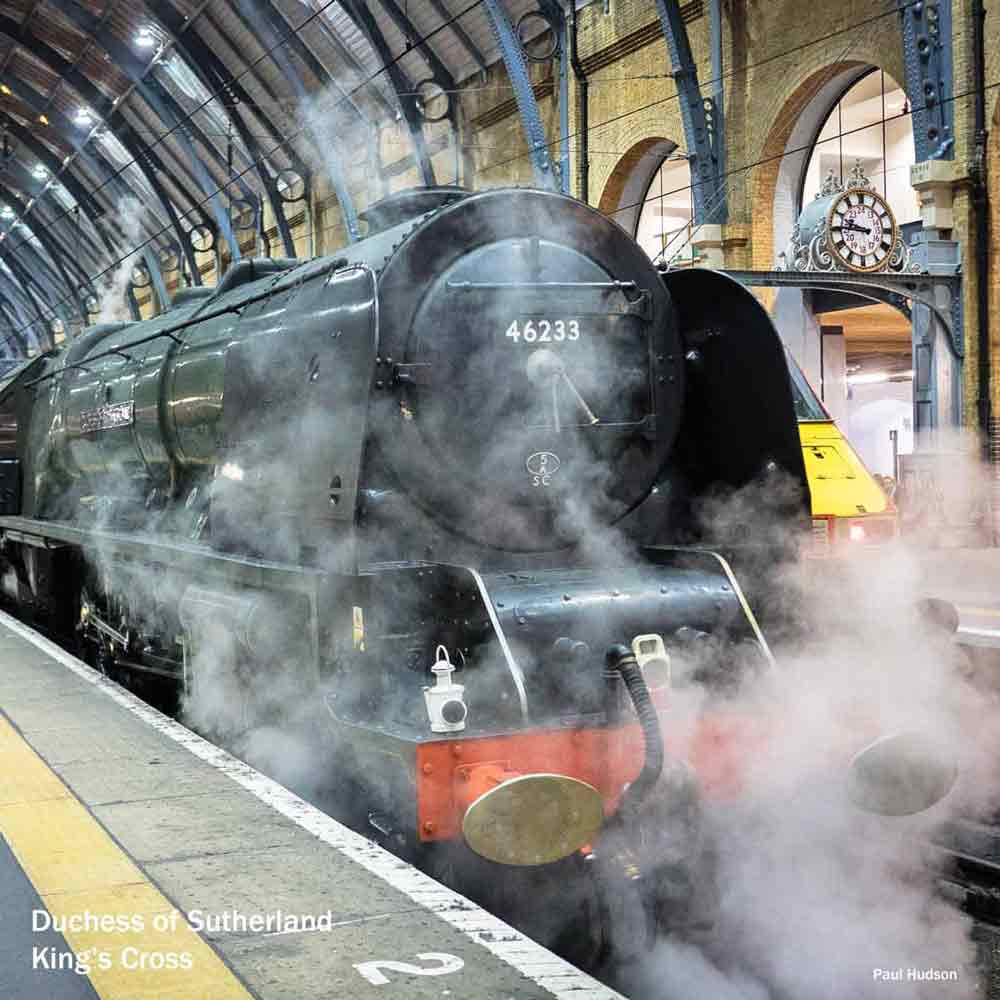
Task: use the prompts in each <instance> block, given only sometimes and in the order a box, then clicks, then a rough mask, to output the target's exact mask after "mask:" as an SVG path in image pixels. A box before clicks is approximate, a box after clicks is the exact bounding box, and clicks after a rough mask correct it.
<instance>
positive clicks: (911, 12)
mask: <svg viewBox="0 0 1000 1000" xmlns="http://www.w3.org/2000/svg"><path fill="white" fill-rule="evenodd" d="M899 16H900V18H901V20H902V28H903V31H902V35H903V68H904V70H905V72H906V93H907V95H908V96H909V98H910V107H911V108H912V116H913V117H912V121H913V146H914V152H915V154H916V162H917V163H922V162H923V161H924V160H951V159H953V158H954V156H955V138H954V116H955V104H954V101H953V99H952V97H953V94H954V86H953V79H952V55H951V0H923V2H922V3H913V2H905V0H899Z"/></svg>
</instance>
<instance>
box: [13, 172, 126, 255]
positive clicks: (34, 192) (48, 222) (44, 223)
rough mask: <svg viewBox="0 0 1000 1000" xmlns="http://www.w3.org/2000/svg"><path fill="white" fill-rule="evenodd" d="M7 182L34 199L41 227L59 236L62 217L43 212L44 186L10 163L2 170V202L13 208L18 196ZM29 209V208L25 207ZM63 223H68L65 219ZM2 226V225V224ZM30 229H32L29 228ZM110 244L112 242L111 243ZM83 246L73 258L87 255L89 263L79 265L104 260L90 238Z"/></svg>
mask: <svg viewBox="0 0 1000 1000" xmlns="http://www.w3.org/2000/svg"><path fill="white" fill-rule="evenodd" d="M7 180H10V181H12V182H13V184H14V186H15V188H17V190H19V191H22V192H25V193H27V194H28V195H29V196H30V197H32V198H34V199H35V201H36V205H35V206H34V207H33V209H32V211H33V212H37V213H38V221H39V226H40V228H41V229H43V230H44V231H46V232H50V233H52V234H53V236H56V235H57V232H58V231H57V230H56V228H55V227H56V225H57V224H58V222H59V221H60V215H56V216H55V217H54V218H49V217H48V216H47V215H46V214H45V212H44V211H43V210H42V206H43V202H42V201H41V200H40V199H41V193H42V190H43V188H44V184H41V183H39V182H38V181H37V180H36V179H35V178H34V177H32V176H31V174H30V173H29V172H28V170H27V169H26V167H25V166H24V164H23V163H21V162H20V161H8V163H7V165H6V167H5V168H4V169H3V170H0V201H4V202H7V203H8V204H11V206H13V203H14V202H13V198H16V197H17V196H16V195H14V192H13V191H11V189H10V188H9V187H8V186H7V184H6V183H5V182H6V181H7ZM25 207H27V206H25ZM56 209H57V211H58V212H60V213H61V212H62V207H61V206H59V205H57V206H56ZM62 221H64V222H65V221H67V220H65V219H63V220H62ZM0 224H2V223H0ZM29 228H30V227H29ZM109 242H110V241H109ZM80 243H81V245H80V246H78V247H74V248H73V252H72V256H73V257H74V259H77V260H79V256H80V255H82V254H86V255H87V257H88V258H89V261H87V262H85V261H83V260H79V263H80V264H81V265H83V266H92V265H94V264H97V263H99V262H100V260H101V259H102V258H101V256H100V254H99V253H96V252H94V251H93V250H92V248H91V247H90V245H89V243H90V238H89V237H88V239H87V242H86V244H84V242H83V241H82V240H81V241H80ZM106 249H107V250H108V252H109V253H110V254H112V255H113V254H114V250H113V249H112V248H111V247H110V246H108V247H106Z"/></svg>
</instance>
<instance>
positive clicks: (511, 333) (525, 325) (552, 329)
mask: <svg viewBox="0 0 1000 1000" xmlns="http://www.w3.org/2000/svg"><path fill="white" fill-rule="evenodd" d="M504 337H505V338H506V339H507V340H510V341H511V342H512V343H515V344H559V343H562V342H563V341H564V340H568V341H573V340H579V339H580V321H579V320H578V319H544V318H541V317H525V318H524V319H516V320H514V322H513V323H511V324H510V326H508V327H507V329H506V330H505V331H504Z"/></svg>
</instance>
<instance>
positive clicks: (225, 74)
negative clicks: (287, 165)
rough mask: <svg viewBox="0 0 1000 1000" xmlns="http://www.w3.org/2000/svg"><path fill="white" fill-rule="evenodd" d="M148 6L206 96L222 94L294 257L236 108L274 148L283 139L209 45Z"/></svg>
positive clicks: (173, 16) (271, 183)
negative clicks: (246, 111)
mask: <svg viewBox="0 0 1000 1000" xmlns="http://www.w3.org/2000/svg"><path fill="white" fill-rule="evenodd" d="M147 6H148V7H149V8H150V10H151V11H152V12H153V14H154V16H155V17H156V19H157V20H158V21H159V22H160V24H161V25H162V26H163V29H164V30H165V31H166V32H167V34H168V36H169V37H170V38H171V39H172V41H173V43H174V46H175V48H176V49H177V50H178V51H179V52H180V53H181V54H182V55H183V56H184V57H185V59H186V60H187V63H188V65H189V66H191V67H192V68H193V69H194V70H195V72H197V73H199V75H200V76H201V77H202V82H203V83H204V85H205V87H206V88H207V89H208V90H209V92H213V93H216V94H220V93H221V95H222V97H223V100H222V101H221V103H222V106H223V107H224V108H225V110H226V114H227V115H228V116H229V119H230V121H232V123H233V126H234V127H235V129H236V131H237V133H238V134H239V136H240V139H241V141H242V142H243V145H244V146H245V147H246V149H247V151H248V153H249V154H250V156H251V157H252V158H253V161H254V169H255V170H256V172H257V176H258V177H259V178H260V182H261V185H262V186H263V188H264V191H265V192H266V194H267V197H268V200H269V201H270V203H271V209H272V212H273V214H274V217H275V223H276V225H277V227H278V233H279V235H280V236H281V242H282V246H283V248H284V251H285V255H286V256H288V257H294V256H295V241H294V240H293V239H292V233H291V229H290V228H289V225H288V220H287V219H286V218H285V213H284V209H283V206H284V203H283V202H282V201H281V198H280V195H279V193H278V186H277V181H276V178H275V176H274V174H273V173H272V172H271V170H270V169H269V167H268V164H267V158H266V156H265V153H264V150H263V149H261V147H260V144H259V143H258V141H257V138H256V136H255V135H254V132H253V129H252V128H250V127H249V126H248V125H247V123H246V121H245V120H244V119H243V116H242V115H241V114H240V113H239V111H238V110H237V106H238V105H244V106H246V107H252V108H253V109H254V115H255V117H256V119H257V121H259V122H260V123H261V125H262V126H263V127H264V129H265V130H266V131H267V133H268V136H269V141H270V142H272V143H273V144H274V145H285V143H286V139H285V137H284V136H283V135H281V133H280V131H279V130H278V128H277V127H276V126H275V125H274V123H273V122H272V121H271V119H270V117H269V116H268V115H267V113H266V112H264V111H263V109H261V108H259V107H258V106H257V105H256V104H255V102H254V101H253V99H252V98H251V97H250V95H249V93H247V91H246V89H245V88H244V87H243V85H242V84H241V83H240V81H239V79H238V78H234V76H233V74H232V73H231V72H230V71H229V70H228V69H227V67H226V66H225V65H224V64H223V63H222V61H221V60H220V59H219V57H218V56H217V55H216V54H215V53H214V52H213V51H212V50H211V49H210V48H209V47H208V45H206V44H205V42H204V41H203V40H202V39H201V37H200V36H199V35H198V34H197V33H192V32H186V31H185V28H186V22H185V21H184V19H183V18H182V17H181V15H180V14H179V13H178V12H177V11H176V10H175V9H174V8H173V6H172V5H171V4H169V3H166V2H164V0H147ZM269 7H270V5H269V4H265V5H263V8H264V9H265V10H266V9H269ZM206 16H207V12H206ZM247 27H248V30H251V31H252V30H253V28H252V26H251V25H248V26H247ZM258 82H262V81H258ZM286 152H287V154H288V157H289V160H290V161H291V162H292V163H293V164H294V168H293V169H295V170H296V171H297V172H298V173H299V174H300V176H303V177H304V176H305V175H306V173H307V171H306V168H305V165H304V164H302V163H300V162H299V158H298V156H297V155H296V154H295V151H294V149H291V148H289V149H286Z"/></svg>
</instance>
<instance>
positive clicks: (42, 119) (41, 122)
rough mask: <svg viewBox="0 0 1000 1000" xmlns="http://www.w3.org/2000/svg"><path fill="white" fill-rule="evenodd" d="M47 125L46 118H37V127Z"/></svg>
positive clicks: (42, 116)
mask: <svg viewBox="0 0 1000 1000" xmlns="http://www.w3.org/2000/svg"><path fill="white" fill-rule="evenodd" d="M48 123H49V120H48V118H47V117H46V116H45V115H39V116H38V124H39V125H48Z"/></svg>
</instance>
